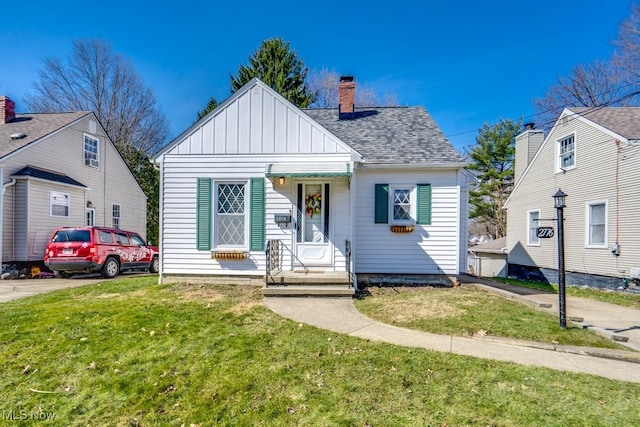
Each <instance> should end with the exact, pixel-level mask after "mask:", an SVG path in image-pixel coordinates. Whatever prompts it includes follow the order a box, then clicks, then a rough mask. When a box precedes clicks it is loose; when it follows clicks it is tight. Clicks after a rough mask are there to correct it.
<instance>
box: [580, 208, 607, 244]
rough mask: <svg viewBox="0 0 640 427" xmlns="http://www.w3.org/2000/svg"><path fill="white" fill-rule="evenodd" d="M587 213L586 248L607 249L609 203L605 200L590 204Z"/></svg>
mask: <svg viewBox="0 0 640 427" xmlns="http://www.w3.org/2000/svg"><path fill="white" fill-rule="evenodd" d="M586 213H587V221H586V226H587V229H586V230H585V234H586V236H585V237H586V246H587V247H590V248H606V247H607V202H606V201H605V200H599V201H595V202H588V203H587V212H586Z"/></svg>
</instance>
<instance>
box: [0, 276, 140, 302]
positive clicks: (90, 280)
mask: <svg viewBox="0 0 640 427" xmlns="http://www.w3.org/2000/svg"><path fill="white" fill-rule="evenodd" d="M144 274H145V273H137V272H136V273H128V274H126V273H125V274H123V275H121V276H118V277H117V278H116V279H118V278H122V277H132V276H141V275H144ZM108 280H111V279H105V278H103V277H102V276H100V275H99V274H82V275H78V276H74V277H72V278H70V279H62V278H54V277H52V278H50V279H16V280H0V303H3V302H7V301H11V300H14V299H18V298H23V297H28V296H31V295H37V294H43V293H45V292H51V291H57V290H58V289H67V288H77V287H78V286H84V285H92V284H95V283H100V282H104V281H108Z"/></svg>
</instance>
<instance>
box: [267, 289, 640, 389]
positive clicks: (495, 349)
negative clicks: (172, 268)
mask: <svg viewBox="0 0 640 427" xmlns="http://www.w3.org/2000/svg"><path fill="white" fill-rule="evenodd" d="M549 295H551V296H553V297H556V298H557V295H553V294H549ZM514 298H515V296H514ZM545 298H546V297H545ZM533 302H534V303H537V302H536V301H533ZM264 304H265V305H266V306H267V307H268V308H269V309H271V310H272V311H274V312H275V313H277V314H279V315H281V316H283V317H286V318H289V319H292V320H295V321H296V322H302V323H306V324H309V325H313V326H316V327H319V328H322V329H328V330H330V331H334V332H339V333H343V334H347V335H350V336H354V337H359V338H364V339H368V340H372V341H383V342H388V343H391V344H396V345H402V346H407V347H418V348H424V349H427V350H435V351H441V352H449V353H455V354H460V355H465V356H474V357H479V358H484V359H493V360H501V361H505V362H515V363H519V364H522V365H530V366H540V367H545V368H551V369H555V370H560V371H570V372H578V373H586V374H592V375H598V376H601V377H606V378H611V379H616V380H621V381H629V382H635V383H640V354H639V353H635V352H630V351H620V350H606V349H595V348H590V347H572V346H559V345H552V344H544V343H532V342H524V341H517V340H509V339H496V338H489V337H474V338H465V337H454V336H447V335H436V334H431V333H427V332H421V331H416V330H411V329H406V328H399V327H396V326H392V325H387V324H384V323H381V322H377V321H375V320H372V319H370V318H368V317H366V316H365V315H363V314H362V313H360V312H359V311H358V310H357V309H356V308H355V306H354V304H353V300H352V299H350V298H277V297H271V298H265V299H264ZM572 304H573V303H572ZM607 305H610V304H607ZM574 307H575V305H574ZM615 307H616V308H619V307H618V306H615ZM567 311H569V310H567ZM614 311H615V310H614ZM634 312H638V310H634ZM634 314H636V315H638V314H640V313H634ZM626 323H627V322H626V319H625V324H626ZM632 323H633V322H632ZM636 324H640V322H639V323H636Z"/></svg>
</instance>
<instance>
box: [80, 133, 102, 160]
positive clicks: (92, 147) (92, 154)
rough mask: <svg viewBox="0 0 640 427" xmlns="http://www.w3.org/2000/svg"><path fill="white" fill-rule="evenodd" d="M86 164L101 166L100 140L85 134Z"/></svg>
mask: <svg viewBox="0 0 640 427" xmlns="http://www.w3.org/2000/svg"><path fill="white" fill-rule="evenodd" d="M84 165H85V166H91V167H94V168H97V167H99V166H100V140H99V139H98V138H96V137H93V136H91V135H88V134H86V133H85V134H84Z"/></svg>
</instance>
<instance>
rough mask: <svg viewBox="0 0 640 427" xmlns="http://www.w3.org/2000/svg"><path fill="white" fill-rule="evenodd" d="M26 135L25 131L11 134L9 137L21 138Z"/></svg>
mask: <svg viewBox="0 0 640 427" xmlns="http://www.w3.org/2000/svg"><path fill="white" fill-rule="evenodd" d="M26 136H27V134H26V133H22V132H18V133H13V134H11V139H22V138H24V137H26Z"/></svg>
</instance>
